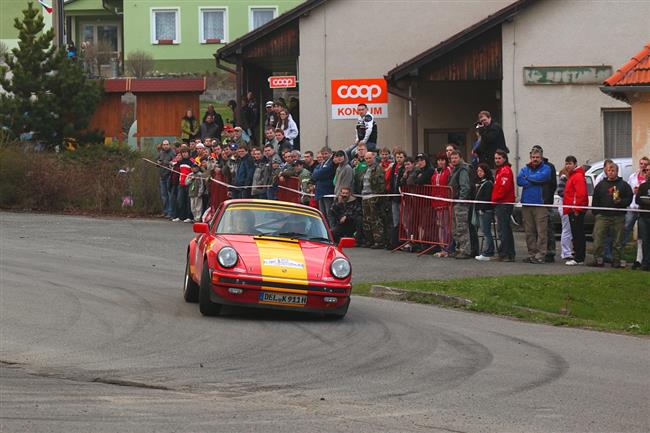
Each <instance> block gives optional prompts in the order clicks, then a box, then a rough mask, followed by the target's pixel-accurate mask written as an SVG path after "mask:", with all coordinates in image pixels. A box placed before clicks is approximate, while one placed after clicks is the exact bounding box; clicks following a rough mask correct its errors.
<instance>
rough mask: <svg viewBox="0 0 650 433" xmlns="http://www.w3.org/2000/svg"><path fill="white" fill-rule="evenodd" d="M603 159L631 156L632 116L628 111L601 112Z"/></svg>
mask: <svg viewBox="0 0 650 433" xmlns="http://www.w3.org/2000/svg"><path fill="white" fill-rule="evenodd" d="M603 129H604V136H605V158H629V157H630V156H632V114H631V111H630V110H628V109H620V110H603Z"/></svg>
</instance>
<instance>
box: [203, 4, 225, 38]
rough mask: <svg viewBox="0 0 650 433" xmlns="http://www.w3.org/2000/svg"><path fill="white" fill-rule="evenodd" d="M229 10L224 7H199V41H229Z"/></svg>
mask: <svg viewBox="0 0 650 433" xmlns="http://www.w3.org/2000/svg"><path fill="white" fill-rule="evenodd" d="M227 23H228V11H227V9H226V8H225V7H224V8H199V28H200V31H199V42H200V43H202V44H220V43H225V42H227V41H228V36H227V34H228V31H227V30H228V24H227Z"/></svg>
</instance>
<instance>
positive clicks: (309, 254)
mask: <svg viewBox="0 0 650 433" xmlns="http://www.w3.org/2000/svg"><path fill="white" fill-rule="evenodd" d="M217 238H218V239H219V240H220V241H221V242H220V243H223V244H227V245H230V246H231V247H233V248H234V249H235V250H236V251H237V254H239V258H240V264H239V265H238V266H236V267H235V268H234V269H233V270H235V271H238V272H245V273H247V274H249V275H260V276H262V277H265V278H269V279H272V278H278V279H283V280H296V281H307V280H328V279H330V278H331V274H330V271H329V264H330V263H331V262H332V260H333V259H334V258H335V257H337V256H338V255H341V254H340V253H339V252H338V251H337V249H336V248H335V247H334V246H333V245H329V244H324V243H320V242H311V241H305V240H292V239H286V238H271V237H265V238H258V237H253V236H248V235H219V236H218V237H217ZM215 252H216V251H215ZM242 262H243V263H242ZM240 265H241V266H240Z"/></svg>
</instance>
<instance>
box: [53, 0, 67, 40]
mask: <svg viewBox="0 0 650 433" xmlns="http://www.w3.org/2000/svg"><path fill="white" fill-rule="evenodd" d="M63 6H64V0H52V9H53V11H52V27H53V28H54V35H55V43H56V45H57V46H58V47H59V48H65V12H64V10H63Z"/></svg>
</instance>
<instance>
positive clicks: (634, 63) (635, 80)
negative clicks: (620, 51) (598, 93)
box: [603, 43, 650, 86]
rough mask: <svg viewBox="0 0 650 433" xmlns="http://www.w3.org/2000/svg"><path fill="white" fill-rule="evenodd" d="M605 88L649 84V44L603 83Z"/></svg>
mask: <svg viewBox="0 0 650 433" xmlns="http://www.w3.org/2000/svg"><path fill="white" fill-rule="evenodd" d="M603 84H605V85H607V86H641V85H649V84H650V43H647V44H646V45H645V47H643V49H642V50H641V51H639V52H638V53H637V54H636V55H635V56H634V57H632V58H631V59H630V61H629V62H627V63H626V64H624V65H623V66H621V67H620V68H619V69H618V70H617V71H616V72H614V74H612V76H611V77H609V78H608V79H606V80H605V82H604V83H603Z"/></svg>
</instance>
